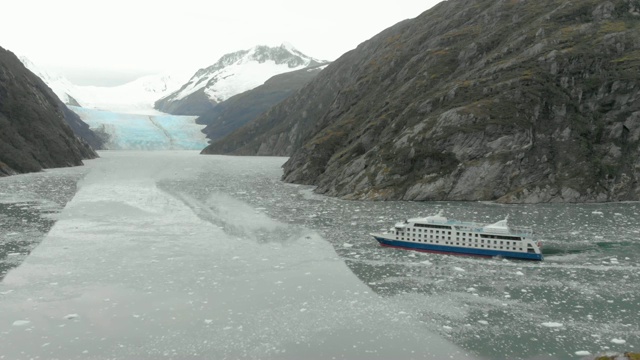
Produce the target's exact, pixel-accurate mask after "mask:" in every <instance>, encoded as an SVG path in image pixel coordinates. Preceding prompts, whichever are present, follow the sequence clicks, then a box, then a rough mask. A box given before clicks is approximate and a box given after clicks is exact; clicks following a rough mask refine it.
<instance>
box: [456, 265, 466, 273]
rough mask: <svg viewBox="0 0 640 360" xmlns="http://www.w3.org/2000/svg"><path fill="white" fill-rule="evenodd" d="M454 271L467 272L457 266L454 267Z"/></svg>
mask: <svg viewBox="0 0 640 360" xmlns="http://www.w3.org/2000/svg"><path fill="white" fill-rule="evenodd" d="M453 270H455V271H459V272H465V271H466V270H465V269H463V268H461V267H457V266H454V267H453Z"/></svg>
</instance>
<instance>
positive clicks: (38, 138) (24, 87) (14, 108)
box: [0, 48, 97, 176]
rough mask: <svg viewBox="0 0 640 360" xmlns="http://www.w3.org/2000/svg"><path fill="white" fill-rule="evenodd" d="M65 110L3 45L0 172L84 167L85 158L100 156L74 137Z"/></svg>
mask: <svg viewBox="0 0 640 360" xmlns="http://www.w3.org/2000/svg"><path fill="white" fill-rule="evenodd" d="M65 109H66V106H64V105H63V104H62V102H60V100H59V99H58V98H57V97H56V96H55V95H54V94H53V92H52V91H51V90H50V89H49V88H48V87H47V86H46V85H45V84H44V82H42V80H40V78H38V77H37V76H36V75H34V74H33V73H32V72H31V71H29V70H27V69H26V68H25V67H24V65H22V63H21V62H20V60H18V58H17V57H16V56H15V55H14V54H13V53H11V52H9V51H7V50H5V49H3V48H0V176H1V175H13V174H16V173H25V172H33V171H40V170H41V169H43V168H52V167H63V166H76V165H82V159H90V158H95V157H97V155H96V153H95V151H93V149H92V148H91V146H89V145H88V144H87V143H86V142H85V141H83V140H81V139H79V138H78V137H76V135H75V134H74V132H73V130H72V129H71V127H70V126H69V124H68V123H67V122H66V120H65V113H64V112H65ZM66 111H68V109H66ZM76 118H77V116H76ZM68 119H70V121H71V122H73V121H74V118H73V117H72V116H69V117H68ZM77 120H79V119H77ZM82 124H84V123H82V122H80V123H76V124H75V125H76V126H78V127H79V128H82ZM84 126H86V124H84ZM87 130H88V127H87Z"/></svg>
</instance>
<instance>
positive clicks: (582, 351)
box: [574, 350, 591, 356]
mask: <svg viewBox="0 0 640 360" xmlns="http://www.w3.org/2000/svg"><path fill="white" fill-rule="evenodd" d="M574 354H576V355H578V356H589V355H591V353H590V352H588V351H586V350H579V351H576V352H575V353H574Z"/></svg>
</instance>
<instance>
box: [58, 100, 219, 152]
mask: <svg viewBox="0 0 640 360" xmlns="http://www.w3.org/2000/svg"><path fill="white" fill-rule="evenodd" d="M69 108H70V109H71V110H73V111H74V112H75V113H77V114H78V116H80V118H81V119H82V120H83V121H84V122H86V123H87V124H88V125H89V127H90V128H91V130H93V131H97V132H98V133H102V134H106V135H107V136H108V141H107V142H106V144H105V149H106V150H200V149H203V148H204V147H206V146H207V139H206V137H205V134H204V133H202V131H201V130H202V128H203V127H204V126H203V125H198V124H196V122H195V120H196V116H175V115H168V114H162V115H141V114H125V113H117V112H112V111H106V110H97V109H88V108H83V107H78V106H69Z"/></svg>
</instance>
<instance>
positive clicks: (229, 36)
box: [0, 0, 440, 85]
mask: <svg viewBox="0 0 640 360" xmlns="http://www.w3.org/2000/svg"><path fill="white" fill-rule="evenodd" d="M438 2H440V1H439V0H397V1H378V2H365V1H362V0H360V1H354V0H322V1H314V2H311V1H305V0H270V1H265V0H262V1H260V0H225V1H214V0H209V1H205V0H201V1H198V0H175V1H165V0H156V1H148V0H109V1H104V0H101V1H96V0H55V1H51V0H4V1H3V5H2V19H1V20H0V46H1V47H4V48H5V49H7V50H10V51H12V52H14V53H16V54H17V55H24V56H27V57H28V58H29V59H30V60H31V61H33V62H34V63H35V64H36V65H37V66H39V67H41V68H43V69H45V70H49V71H53V72H58V73H61V74H63V75H65V76H67V77H69V78H70V79H71V80H72V81H74V82H76V83H78V84H79V85H81V83H82V82H84V83H85V84H86V83H87V82H89V83H90V82H93V83H96V84H97V83H98V82H100V81H101V80H99V79H93V80H92V79H91V78H92V77H97V78H99V77H105V76H108V77H111V78H113V80H115V79H116V78H122V77H128V78H131V77H135V76H137V75H140V74H145V73H147V74H149V73H158V72H172V71H176V70H181V71H187V72H193V71H195V70H197V69H198V68H201V67H205V66H208V65H211V64H213V63H214V62H216V61H217V60H218V59H219V58H220V56H222V55H224V54H226V53H229V52H234V51H237V50H242V49H248V48H251V47H253V46H255V45H262V44H264V45H279V44H281V43H283V42H289V43H291V44H292V45H293V46H294V47H296V48H297V49H298V50H300V51H302V52H303V53H305V54H306V55H308V56H312V57H315V58H318V59H324V60H335V59H337V58H338V57H339V56H340V55H342V54H343V53H345V52H347V51H349V50H351V49H353V48H355V47H356V46H357V45H358V44H360V43H361V42H363V41H365V40H367V39H369V38H371V37H372V36H374V35H375V34H377V33H379V32H380V31H382V30H384V29H386V28H387V27H389V26H391V25H393V24H395V23H397V22H399V21H401V20H404V19H408V18H414V17H416V16H418V15H419V14H420V13H422V12H423V11H425V10H427V9H429V8H431V7H432V6H433V5H435V4H436V3H438ZM78 76H80V77H83V78H84V79H80V78H78ZM82 80H83V81H82ZM103 80H104V79H103Z"/></svg>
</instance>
